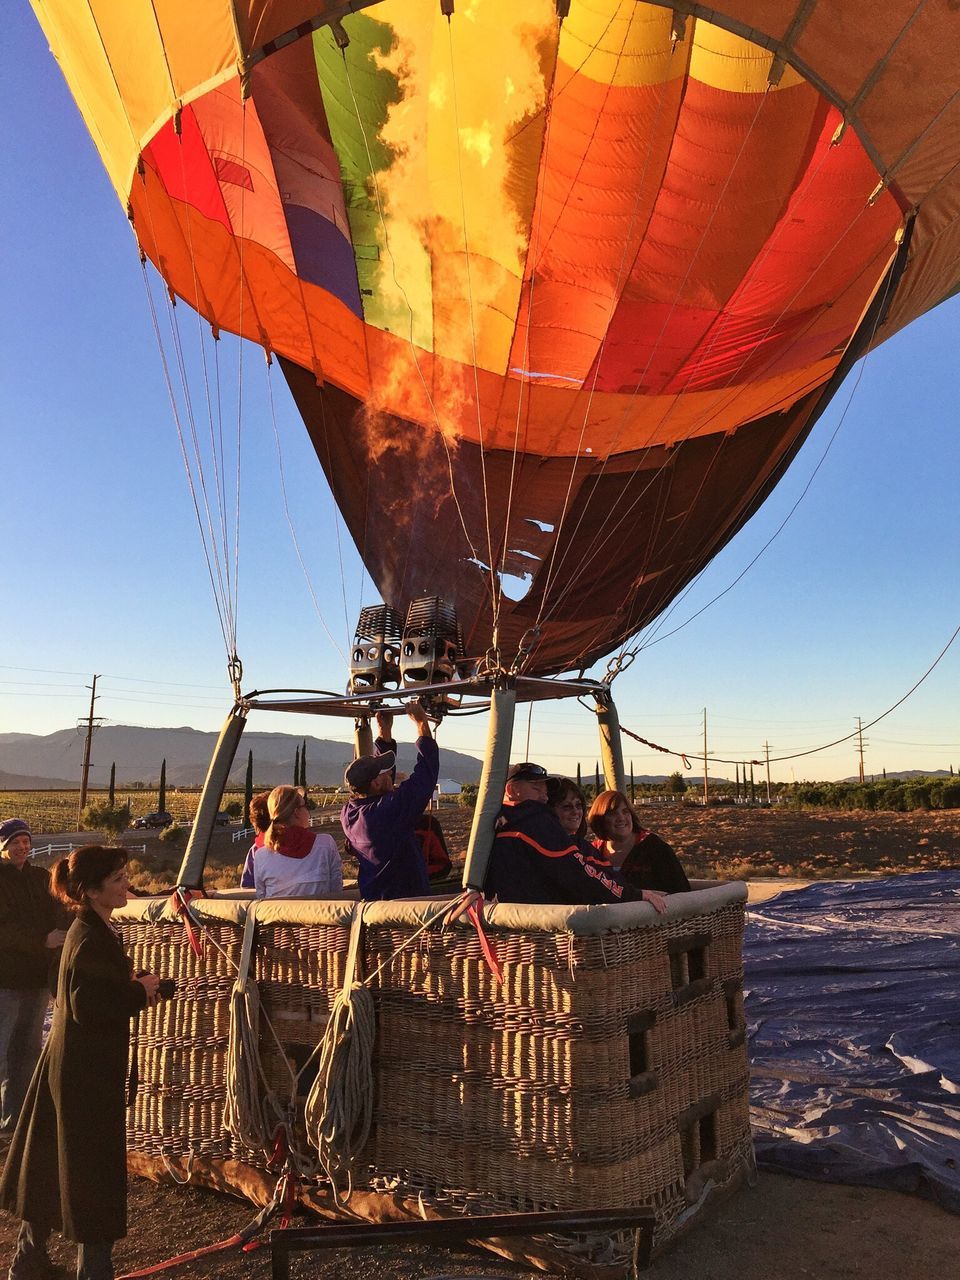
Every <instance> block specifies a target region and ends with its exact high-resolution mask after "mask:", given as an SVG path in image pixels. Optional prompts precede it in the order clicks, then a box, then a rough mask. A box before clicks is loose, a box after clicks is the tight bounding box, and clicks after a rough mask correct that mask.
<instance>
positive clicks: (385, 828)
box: [340, 702, 440, 902]
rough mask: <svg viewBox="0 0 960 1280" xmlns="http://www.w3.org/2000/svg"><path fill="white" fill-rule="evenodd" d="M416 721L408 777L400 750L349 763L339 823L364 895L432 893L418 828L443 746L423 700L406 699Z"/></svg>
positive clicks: (366, 897)
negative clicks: (402, 774) (347, 793)
mask: <svg viewBox="0 0 960 1280" xmlns="http://www.w3.org/2000/svg"><path fill="white" fill-rule="evenodd" d="M407 715H408V716H409V717H410V719H411V720H412V721H413V722H414V724H415V725H416V726H417V732H418V736H417V763H416V765H415V766H414V769H413V772H412V773H411V775H410V777H409V778H406V779H404V781H403V782H395V781H394V773H395V770H396V763H397V761H396V755H395V754H394V752H392V751H384V752H382V753H380V754H378V755H373V756H360V757H359V758H358V759H356V760H354V761H353V763H352V764H349V765H348V766H347V768H346V770H345V772H344V775H343V781H344V784H345V785H346V786H348V787H349V788H350V790H351V792H352V795H351V797H350V799H349V800H348V801H347V803H346V804H345V805H344V806H343V809H342V810H341V812H340V825H341V826H342V827H343V831H344V835H345V836H346V837H347V839H348V840H349V842H350V844H351V845H352V847H353V851H354V853H356V855H357V860H358V862H359V867H360V870H359V876H358V882H359V887H360V896H361V898H363V899H364V900H365V901H367V902H371V901H375V900H377V899H383V898H422V897H427V896H428V895H429V893H430V880H429V877H428V875H427V864H426V862H425V861H424V857H423V850H422V848H421V846H420V842H419V840H418V839H417V837H416V835H415V833H414V828H415V827H416V825H417V822H418V820H419V818H420V815H421V814H422V813H423V811H424V809H425V808H426V807H427V805H428V803H429V802H430V797H431V796H432V795H433V791H434V788H435V787H436V785H437V779H438V777H439V776H440V752H439V750H438V748H437V744H436V742H435V741H434V738H433V734H432V733H431V732H430V722H429V720H428V719H427V713H426V712H425V711H424V709H423V707H422V706H421V705H420V703H419V702H408V703H407Z"/></svg>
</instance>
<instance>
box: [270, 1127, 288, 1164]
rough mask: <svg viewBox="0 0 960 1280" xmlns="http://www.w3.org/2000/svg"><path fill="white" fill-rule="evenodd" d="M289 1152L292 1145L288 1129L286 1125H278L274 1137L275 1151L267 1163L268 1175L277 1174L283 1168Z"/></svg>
mask: <svg viewBox="0 0 960 1280" xmlns="http://www.w3.org/2000/svg"><path fill="white" fill-rule="evenodd" d="M289 1150H290V1143H289V1141H288V1138H287V1127H286V1125H283V1124H278V1125H277V1130H276V1133H274V1135H273V1151H272V1152H271V1155H270V1159H269V1160H268V1161H267V1172H268V1173H276V1172H277V1170H278V1169H282V1168H283V1166H284V1164H285V1163H286V1159H287V1153H288V1152H289Z"/></svg>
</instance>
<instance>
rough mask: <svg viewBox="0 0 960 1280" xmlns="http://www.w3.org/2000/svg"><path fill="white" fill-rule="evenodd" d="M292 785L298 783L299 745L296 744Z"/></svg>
mask: <svg viewBox="0 0 960 1280" xmlns="http://www.w3.org/2000/svg"><path fill="white" fill-rule="evenodd" d="M293 785H294V786H295V787H298V786H299V785H300V747H299V744H298V746H297V754H296V755H295V756H294V757H293Z"/></svg>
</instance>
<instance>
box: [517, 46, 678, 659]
mask: <svg viewBox="0 0 960 1280" xmlns="http://www.w3.org/2000/svg"><path fill="white" fill-rule="evenodd" d="M630 29H631V26H630V21H628V22H626V23H624V25H623V40H622V43H621V46H620V52H619V54H618V55H617V57H618V60H619V59H620V58H622V57H623V56H624V50H625V48H626V42H627V39H628V37H629V34H630ZM598 41H599V37H598ZM598 41H595V42H594V46H593V50H591V52H593V51H594V50H595V49H596V47H597V43H598ZM679 47H680V46H679V45H678V44H671V47H670V58H671V59H672V58H673V55H674V54H675V52H676V50H677V48H679ZM612 79H613V77H611V83H610V84H608V85H607V88H606V90H605V93H606V95H609V94H610V92H611V91H612V87H613V86H612ZM670 83H672V81H671V78H670V77H664V78H663V80H662V81H661V84H660V88H659V93H658V95H657V109H656V113H655V116H654V120H653V124H652V126H651V128H650V131H649V136H648V141H647V150H646V154H645V156H644V160H643V168H642V170H641V172H640V176H639V180H638V181H637V184H636V190H635V192H634V196H633V206H632V208H631V210H630V219H629V222H628V224H627V229H626V232H625V234H624V237H623V248H622V250H621V253H620V261H619V263H618V264H617V277H616V281H615V284H614V287H613V289H612V290H611V292H610V298H609V300H608V304H607V319H606V323H605V324H604V326H603V332H602V335H601V337H600V342H599V344H598V347H597V351H596V354H595V355H594V357H593V361H592V368H593V375H592V377H591V378H590V380H589V390H588V391H587V396H586V404H585V405H584V408H583V418H582V421H581V423H580V434H579V436H578V438H577V445H576V448H575V450H574V451H573V455H572V462H571V467H570V478H569V480H568V482H567V490H566V493H565V494H564V498H563V507H562V509H561V512H560V519H559V521H558V523H557V528H556V531H555V533H554V538H553V546H552V548H551V552H550V561H549V564H548V565H547V570H546V577H545V579H544V585H543V590H542V593H541V596H540V607H539V609H538V611H537V619H536V622H535V623H534V627H535V628H538V627H540V626H541V625H542V623H543V622H544V621H546V620H547V619H548V618H549V617H550V615H551V614H552V613H553V612H554V611H555V610H556V608H557V607H558V606H559V603H560V599H561V598H563V597H565V596H566V595H568V594H569V592H570V589H571V586H572V582H571V583H568V584H567V587H566V589H565V590H562V591H561V592H560V593H559V597H558V599H557V601H556V602H555V604H554V607H553V609H551V610H550V612H549V613H548V614H547V615H544V610H545V609H546V605H547V599H548V597H549V593H550V590H551V588H552V586H553V584H554V582H556V580H557V578H558V576H559V574H560V571H561V569H562V568H563V565H564V562H565V561H566V558H567V553H566V552H565V553H564V554H563V555H562V556H561V557H560V563H559V564H557V553H558V551H559V549H560V541H561V536H562V533H563V530H564V526H565V525H566V521H567V516H568V514H569V510H570V502H571V498H572V495H573V483H574V479H575V477H576V473H577V467H578V465H579V462H580V457H581V453H582V450H583V442H584V437H585V436H586V432H587V426H588V425H589V422H590V413H591V410H592V408H593V399H594V395H595V393H596V388H597V382H598V380H599V377H600V368H601V365H602V363H603V355H604V352H605V350H606V344H607V335H608V331H609V326H610V321H611V320H612V319H613V316H614V313H615V311H616V308H617V305H618V303H619V301H620V297H621V291H622V289H623V286H624V283H625V280H626V279H627V278H628V277H629V271H628V268H627V258H628V255H629V256H630V264H631V267H632V265H633V263H635V262H636V258H637V255H638V254H639V252H640V249H641V248H642V246H643V240H644V236H643V233H641V234H640V236H639V237H638V238H637V242H636V245H635V246H634V248H633V252H632V254H631V252H630V245H631V240H632V238H633V237H634V229H635V226H636V222H637V215H638V213H639V211H640V206H641V200H642V198H643V191H644V183H645V180H646V175H647V168H648V166H649V163H650V156H651V152H652V150H653V144H654V140H655V138H656V135H657V127H658V124H659V121H660V116H661V113H662V111H663V106H664V101H665V98H666V92H667V86H668V84H670ZM598 120H599V112H598V115H597V120H595V121H594V133H593V136H594V137H595V136H596V130H597V123H598ZM586 151H587V149H586V148H585V149H584V154H583V156H582V157H581V160H580V167H581V168H582V166H583V164H584V163H585V161H586ZM579 172H580V170H579V169H578V171H577V176H579ZM572 188H573V183H572V182H571V184H570V190H572ZM647 225H649V216H648V220H647ZM645 229H646V228H645ZM691 266H692V264H691ZM689 270H690V268H688V273H689ZM684 283H685V282H684ZM682 288H683V283H681V285H680V286H679V289H682ZM677 296H678V297H679V290H678V295H677ZM674 305H676V303H675V304H674ZM665 327H666V322H664V328H665ZM662 332H663V330H661V334H662ZM658 341H659V339H658ZM651 358H652V356H651ZM583 389H584V388H583V386H581V392H582V391H583ZM623 420H624V421H625V415H624V419H623ZM611 452H612V450H611ZM608 457H609V455H608V456H607V457H605V458H604V459H603V461H602V462H601V465H600V470H599V472H598V473H597V475H596V477H595V478H594V479H593V483H594V485H596V484H597V482H598V481H599V479H600V477H601V476H602V475H603V473H604V471H605V469H606V465H607V461H608ZM585 513H586V505H585V506H584V511H583V513H581V515H580V518H579V520H578V521H577V527H576V529H575V530H574V532H573V534H572V535H571V539H570V544H571V545H572V543H573V541H574V540H575V539H576V535H577V532H578V531H579V529H580V525H581V524H582V522H583V519H584V515H585ZM579 563H580V564H583V563H584V560H582V559H581V560H580V561H579ZM576 576H577V575H576V573H575V574H574V580H575V579H576ZM535 650H536V645H534V646H533V648H532V650H531V654H532V653H533V652H535Z"/></svg>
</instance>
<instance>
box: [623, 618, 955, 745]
mask: <svg viewBox="0 0 960 1280" xmlns="http://www.w3.org/2000/svg"><path fill="white" fill-rule="evenodd" d="M958 636H960V625H958V626H957V628H956V630H955V631H954V633H953V635H952V636H951V637H950V639H949V640H948V641H947V643H946V644H945V645H944V646H943V648H942V649H941V650H940V652H939V653H938V654H937V656H936V657H935V658H934V660H933V662H931V664H930V666H929V667H927V669H926V671H924V673H923V675H922V676H921V677H920V679H919V680H917V681H915V683H914V684H912V685H911V686H910V688H909V689H908V690H907V692H906V693H905V694H904V695H903V696H902V697H901V698H898V699H897V701H896V702H894V703H893V705H892V706H889V707H887V709H886V711H881V713H880V714H879V715H878V716H874V718H873V719H872V720H868V721H867V722H866V724H862V725H860V726H858V728H856V729H854V730H853V732H852V733H847V734H845V735H844V736H843V737H842V738H834V740H833V741H832V742H824V743H823V744H822V745H821V746H819V747H809V748H808V749H807V750H806V751H794V752H793V753H792V754H791V755H788V756H771V757H770V761H769V762H770V764H782V763H783V762H784V761H786V760H802V759H803V757H804V756H814V755H817V753H818V752H820V751H829V750H830V748H831V747H839V746H841V745H842V744H843V743H844V742H851V741H852V740H853V739H854V738H856V737H859V736H860V735H861V734H862V733H863V732H864V730H866V729H872V728H873V726H874V725H875V724H879V723H880V721H881V720H886V718H887V716H889V715H892V714H893V712H894V711H896V710H897V708H898V707H902V706H903V704H904V703H905V702H906V701H907V699H908V698H911V697H912V696H913V695H914V694H915V693H916V691H917V690H918V689H919V688H920V686H921V685H922V684H923V682H924V681H925V680H926V679H927V678H928V677H929V676H931V675H932V674H933V672H934V671H935V670H936V668H937V667H938V666H939V664H940V662H941V661H942V659H943V658H944V657H945V656H946V654H947V652H948V651H949V649H950V648H951V646H952V645H953V644H954V642H955V641H956V639H957V637H958ZM620 727H621V732H623V733H625V734H627V735H628V736H629V737H631V738H634V739H636V741H637V742H643V743H645V745H646V746H649V747H653V749H654V750H655V751H663V752H664V753H665V754H667V755H671V756H679V757H681V758H685V757H692V758H693V759H700V760H702V759H703V758H704V757H703V752H702V751H699V752H698V751H688V752H683V751H673V750H671V749H670V748H669V747H659V746H657V745H656V743H653V742H646V739H644V738H640V737H638V736H637V734H635V733H633V732H632V731H631V730H629V729H625V728H624V727H623V726H622V725H621V726H620ZM707 760H709V761H710V763H711V764H742V762H743V756H742V755H740V756H734V757H733V758H732V759H729V760H728V759H727V758H726V757H724V756H709V755H708V756H707ZM750 763H751V764H764V763H766V758H764V760H751V761H750Z"/></svg>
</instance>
